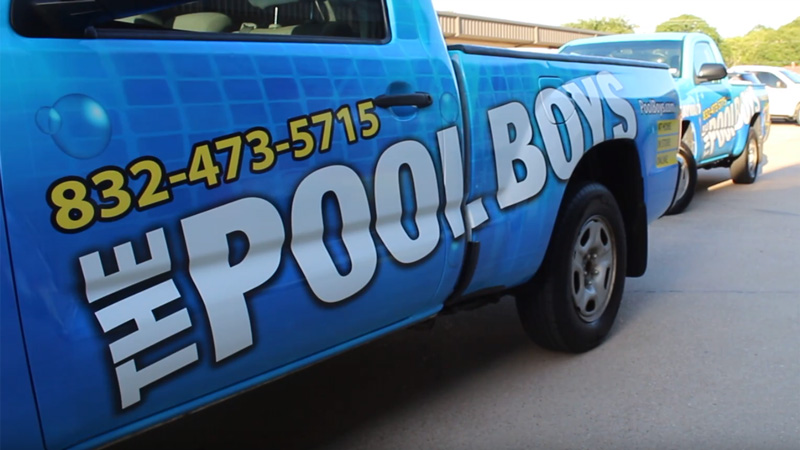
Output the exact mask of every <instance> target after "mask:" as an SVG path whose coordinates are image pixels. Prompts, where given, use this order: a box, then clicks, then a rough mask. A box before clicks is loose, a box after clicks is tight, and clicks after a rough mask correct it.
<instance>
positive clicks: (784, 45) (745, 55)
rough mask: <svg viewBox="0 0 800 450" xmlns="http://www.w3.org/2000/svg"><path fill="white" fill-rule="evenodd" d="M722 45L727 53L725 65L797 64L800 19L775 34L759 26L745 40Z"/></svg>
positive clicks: (736, 39) (799, 44) (731, 40)
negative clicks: (728, 53)
mask: <svg viewBox="0 0 800 450" xmlns="http://www.w3.org/2000/svg"><path fill="white" fill-rule="evenodd" d="M725 44H726V46H727V47H728V48H729V49H730V58H729V59H728V58H726V61H727V62H728V64H729V65H737V64H763V65H769V66H785V65H789V64H791V63H792V62H794V63H798V64H800V17H798V18H796V19H795V20H793V21H792V22H789V23H787V24H786V25H784V26H782V27H780V28H778V29H777V30H775V29H772V28H767V27H763V26H760V25H759V26H757V27H755V28H753V30H752V31H750V32H749V33H747V34H746V35H745V36H739V37H735V38H731V39H726V40H725Z"/></svg>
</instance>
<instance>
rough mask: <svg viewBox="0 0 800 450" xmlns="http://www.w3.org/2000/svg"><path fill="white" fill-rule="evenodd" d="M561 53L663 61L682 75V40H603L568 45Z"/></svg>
mask: <svg viewBox="0 0 800 450" xmlns="http://www.w3.org/2000/svg"><path fill="white" fill-rule="evenodd" d="M561 53H572V54H575V55H586V56H606V57H611V58H624V59H634V60H637V61H650V62H658V63H663V64H666V65H668V66H669V68H670V70H669V72H670V73H671V74H672V76H673V77H680V76H681V41H641V42H637V41H632V42H601V43H595V44H580V45H567V46H566V47H564V48H563V50H561Z"/></svg>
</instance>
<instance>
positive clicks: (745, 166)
mask: <svg viewBox="0 0 800 450" xmlns="http://www.w3.org/2000/svg"><path fill="white" fill-rule="evenodd" d="M758 157H759V149H758V139H756V134H755V132H753V129H752V128H750V132H749V133H747V144H746V145H745V147H744V151H743V152H742V154H741V155H739V156H738V157H737V158H736V159H735V160H734V161H733V164H731V179H732V180H733V182H734V183H737V184H751V183H753V182H754V181H756V177H757V176H758V159H759V158H758Z"/></svg>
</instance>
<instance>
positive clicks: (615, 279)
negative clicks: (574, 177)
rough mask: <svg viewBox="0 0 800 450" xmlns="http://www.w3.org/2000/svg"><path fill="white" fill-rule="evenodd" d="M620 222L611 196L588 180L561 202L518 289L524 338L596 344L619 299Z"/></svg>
mask: <svg viewBox="0 0 800 450" xmlns="http://www.w3.org/2000/svg"><path fill="white" fill-rule="evenodd" d="M626 255H627V245H626V237H625V226H624V223H623V220H622V214H621V213H620V209H619V206H618V205H617V202H616V200H615V199H614V196H613V195H611V192H609V191H608V189H606V188H605V187H604V186H603V185H601V184H598V183H589V184H586V185H584V186H582V187H581V188H580V189H578V190H577V191H576V192H575V194H574V195H572V196H571V197H570V198H568V199H567V200H566V204H565V207H563V209H562V211H561V212H560V213H559V217H558V219H557V220H556V226H555V229H554V231H553V236H552V238H551V241H550V245H549V246H548V249H547V253H546V255H545V259H544V262H543V263H542V266H541V268H540V269H539V272H538V273H537V275H536V276H535V277H534V278H533V279H532V280H531V281H529V282H528V283H526V284H525V285H523V286H522V287H521V288H520V290H519V291H518V292H517V311H518V313H519V317H520V321H521V322H522V327H523V328H524V329H525V332H526V333H527V334H528V336H529V337H530V338H531V339H532V340H533V341H534V342H536V343H537V344H539V345H540V346H542V347H545V348H548V349H551V350H556V351H564V352H571V353H582V352H586V351H589V350H591V349H593V348H595V347H597V346H598V345H600V344H601V343H602V342H603V340H604V339H605V337H606V336H607V335H608V333H609V331H610V330H611V326H612V325H613V324H614V319H615V318H616V316H617V311H618V310H619V305H620V301H621V300H622V291H623V289H624V288H625V274H626V269H627V260H626Z"/></svg>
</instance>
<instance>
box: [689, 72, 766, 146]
mask: <svg viewBox="0 0 800 450" xmlns="http://www.w3.org/2000/svg"><path fill="white" fill-rule="evenodd" d="M725 101H726V100H725V99H720V100H719V101H717V102H715V103H714V104H712V105H711V106H710V107H709V108H708V109H706V110H705V111H703V117H704V120H705V118H706V117H709V118H708V120H707V121H705V122H704V123H703V126H702V128H701V131H700V134H701V136H702V138H703V142H704V143H705V151H704V153H703V157H706V156H709V155H711V154H713V152H714V149H715V148H719V147H722V146H723V145H725V144H727V143H728V142H730V141H731V140H732V139H733V138H734V137H735V136H736V132H737V131H738V130H740V129H741V128H742V127H744V126H745V125H749V124H750V119H751V118H752V117H753V115H755V114H756V113H757V112H759V111H761V103H760V102H759V100H758V96H757V95H756V93H755V91H754V90H753V88H751V87H748V88H747V89H746V90H745V91H744V92H742V94H741V95H740V96H738V97H736V98H735V99H734V100H733V102H731V103H730V104H728V106H726V107H724V108H722V107H721V106H720V105H722V104H724V103H725ZM709 111H711V112H709ZM714 114H716V115H714Z"/></svg>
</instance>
